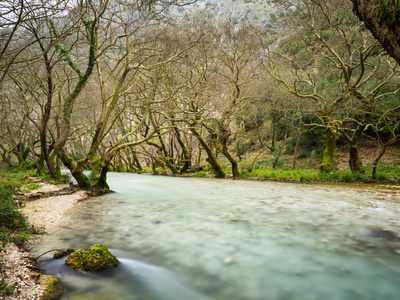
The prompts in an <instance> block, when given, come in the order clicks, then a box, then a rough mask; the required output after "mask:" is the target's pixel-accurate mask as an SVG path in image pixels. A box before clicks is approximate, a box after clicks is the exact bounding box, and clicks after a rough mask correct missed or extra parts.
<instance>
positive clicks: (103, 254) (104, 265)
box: [65, 244, 119, 271]
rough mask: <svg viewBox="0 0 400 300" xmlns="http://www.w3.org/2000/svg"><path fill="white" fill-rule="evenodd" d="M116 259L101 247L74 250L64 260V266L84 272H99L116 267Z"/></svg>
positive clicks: (94, 246)
mask: <svg viewBox="0 0 400 300" xmlns="http://www.w3.org/2000/svg"><path fill="white" fill-rule="evenodd" d="M118 263H119V261H118V259H117V258H116V257H115V256H114V255H112V254H111V252H110V251H109V250H108V249H107V247H105V246H103V245H99V244H96V245H93V246H92V247H90V248H82V249H79V250H75V251H74V252H73V253H71V254H70V256H68V258H67V259H66V260H65V264H67V265H68V266H70V267H71V268H74V269H79V270H85V271H101V270H107V269H111V268H113V267H116V266H117V265H118Z"/></svg>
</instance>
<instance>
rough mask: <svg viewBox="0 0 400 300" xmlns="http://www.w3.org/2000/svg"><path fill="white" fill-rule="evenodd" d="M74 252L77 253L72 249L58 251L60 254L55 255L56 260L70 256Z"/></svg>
mask: <svg viewBox="0 0 400 300" xmlns="http://www.w3.org/2000/svg"><path fill="white" fill-rule="evenodd" d="M74 251H75V250H74V249H72V248H67V249H65V250H62V251H58V252H56V253H54V255H53V257H54V258H55V259H59V258H62V257H64V256H67V255H70V254H71V253H73V252H74Z"/></svg>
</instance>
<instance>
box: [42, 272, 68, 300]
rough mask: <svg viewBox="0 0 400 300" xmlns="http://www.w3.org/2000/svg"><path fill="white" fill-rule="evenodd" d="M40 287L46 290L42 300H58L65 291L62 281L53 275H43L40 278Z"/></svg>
mask: <svg viewBox="0 0 400 300" xmlns="http://www.w3.org/2000/svg"><path fill="white" fill-rule="evenodd" d="M39 283H40V285H41V286H42V287H43V288H44V291H43V293H42V296H41V297H40V299H41V300H54V299H58V298H59V297H60V296H61V295H62V293H63V292H64V291H63V288H62V286H61V280H60V278H58V277H55V276H52V275H41V276H40V278H39Z"/></svg>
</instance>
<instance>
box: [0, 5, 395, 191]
mask: <svg viewBox="0 0 400 300" xmlns="http://www.w3.org/2000/svg"><path fill="white" fill-rule="evenodd" d="M260 1H261V2H260ZM260 1H256V0H254V1H253V2H254V5H255V4H256V3H258V6H260V7H261V8H260V9H263V8H262V7H263V6H262V5H261V4H262V3H263V2H265V3H267V2H268V5H269V4H271V1H262V0H260ZM234 2H236V1H234ZM237 2H240V1H239V0H237ZM272 2H273V3H272V4H271V5H272V7H273V10H271V11H270V12H269V18H267V19H260V18H259V17H255V16H254V14H252V13H251V10H250V9H247V8H246V9H244V10H242V11H232V12H231V14H226V15H218V13H216V11H217V10H218V8H219V7H220V6H221V5H223V4H224V3H225V2H223V1H221V3H219V4H215V5H218V6H216V7H214V8H215V10H214V11H212V10H210V9H208V10H206V9H205V8H204V7H203V6H201V5H199V4H200V3H199V4H198V5H197V4H196V2H195V1H190V0H189V1H185V0H171V1H164V0H141V1H120V0H71V1H68V0H58V1H46V0H38V1H24V0H5V1H2V2H1V3H0V14H1V15H0V30H1V35H0V86H1V93H0V120H1V123H0V155H1V158H0V160H1V161H2V162H3V163H4V164H6V165H7V166H8V167H9V168H11V167H17V168H31V169H35V170H36V173H37V175H39V176H43V175H49V176H51V177H53V178H57V177H59V176H60V175H61V169H64V168H67V169H69V170H70V172H71V174H72V176H73V177H74V178H75V180H76V181H77V183H78V185H79V187H80V188H84V189H90V188H96V189H100V190H107V189H108V188H109V187H108V184H107V172H109V171H135V172H153V173H154V174H158V173H168V174H173V175H184V174H188V173H192V174H193V175H197V176H201V175H206V174H207V173H212V174H213V176H215V177H217V178H224V177H233V178H243V177H246V176H248V177H251V176H252V174H253V175H254V174H255V173H256V172H258V171H259V170H260V169H261V170H262V169H271V170H276V169H281V170H282V169H284V170H293V171H294V170H298V169H309V168H314V169H315V172H317V173H318V174H319V175H318V176H319V177H318V178H320V179H321V178H322V179H323V178H327V177H329V176H330V174H335V171H336V170H338V166H337V163H336V162H337V153H338V148H339V147H340V149H341V151H344V152H345V155H346V162H347V163H346V166H345V168H344V169H345V170H348V171H349V172H351V174H356V175H355V176H356V178H361V179H362V180H363V181H364V179H365V181H371V180H372V181H373V180H375V179H377V178H378V177H379V176H378V175H379V165H380V163H381V160H382V157H384V155H385V153H386V152H387V150H388V149H391V148H395V149H398V145H399V137H400V128H399V122H400V102H399V101H398V96H399V90H400V77H399V75H400V73H399V67H398V64H397V63H396V60H395V59H393V58H392V57H391V56H389V54H388V53H387V52H386V50H385V49H384V48H383V47H382V44H381V43H380V42H379V41H378V40H376V39H375V37H374V36H373V34H372V33H371V32H370V31H369V29H367V28H366V27H365V24H364V23H363V22H362V21H361V20H360V19H359V17H358V16H357V15H356V14H355V13H354V12H353V3H352V2H351V1H349V0H327V1H317V0H300V1H286V0H285V1H282V0H279V1H272ZM216 3H218V2H216ZM240 3H241V4H243V5H245V4H246V5H247V4H249V1H246V0H245V1H244V2H243V3H242V2H240ZM225 5H227V4H226V3H225ZM206 6H207V4H206ZM208 6H209V7H213V5H212V4H208ZM264 6H265V5H264ZM246 7H248V6H246ZM268 7H270V6H268ZM361 148H363V149H364V150H365V151H367V152H368V153H369V158H370V161H371V163H370V164H369V165H366V163H365V162H363V160H362V156H361V155H360V151H361ZM372 150H373V151H372ZM372 155H373V157H371V156H372ZM309 158H312V159H313V160H314V161H316V162H317V164H318V165H317V166H314V167H311V166H309V165H306V164H301V162H300V160H302V159H303V160H304V159H309ZM399 164H400V160H399V159H397V160H394V161H393V164H392V166H393V167H396V166H398V165H399ZM87 170H90V171H91V172H90V175H87V174H88V173H86V172H85V173H84V171H87ZM367 173H368V176H367V175H365V174H367ZM391 179H392V180H395V181H396V180H397V181H398V180H400V177H398V175H397V177H394V178H391Z"/></svg>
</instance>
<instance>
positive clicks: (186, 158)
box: [174, 126, 190, 175]
mask: <svg viewBox="0 0 400 300" xmlns="http://www.w3.org/2000/svg"><path fill="white" fill-rule="evenodd" d="M174 131H175V135H176V139H177V141H178V144H179V145H180V146H181V148H182V155H183V160H184V163H183V166H182V167H181V169H180V174H181V175H182V174H186V173H187V170H188V169H189V167H190V155H189V151H188V149H187V147H186V146H185V143H184V142H183V141H182V138H181V134H180V132H179V129H178V128H177V127H176V126H174Z"/></svg>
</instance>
